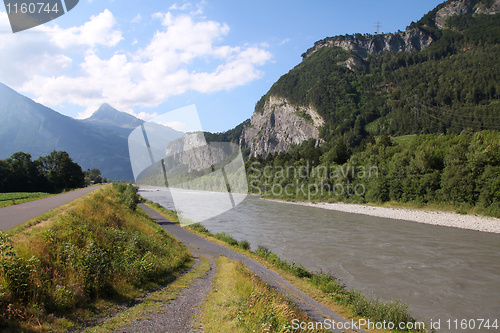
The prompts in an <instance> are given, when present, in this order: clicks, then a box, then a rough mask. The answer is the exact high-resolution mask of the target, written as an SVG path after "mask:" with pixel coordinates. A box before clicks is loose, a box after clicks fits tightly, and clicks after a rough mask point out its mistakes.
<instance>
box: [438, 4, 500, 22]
mask: <svg viewBox="0 0 500 333" xmlns="http://www.w3.org/2000/svg"><path fill="white" fill-rule="evenodd" d="M499 12H500V0H495V2H494V3H493V5H492V6H491V7H487V6H485V5H483V4H481V3H478V1H477V0H456V1H451V2H450V3H449V4H447V5H446V6H445V7H443V8H441V9H440V10H438V12H437V13H436V26H437V27H438V28H439V29H444V28H445V27H446V20H447V19H448V18H449V17H450V16H453V15H470V14H497V13H499Z"/></svg>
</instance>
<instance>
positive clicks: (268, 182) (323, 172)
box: [246, 131, 500, 217]
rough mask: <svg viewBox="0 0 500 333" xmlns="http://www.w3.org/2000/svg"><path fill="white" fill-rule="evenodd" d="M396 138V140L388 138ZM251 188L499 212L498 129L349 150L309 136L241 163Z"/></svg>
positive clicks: (384, 141) (303, 196)
mask: <svg viewBox="0 0 500 333" xmlns="http://www.w3.org/2000/svg"><path fill="white" fill-rule="evenodd" d="M395 141H396V142H395ZM246 168H247V172H248V184H249V188H250V191H251V192H252V193H256V194H260V195H264V196H270V197H278V198H282V199H287V200H308V201H310V200H313V201H314V200H320V201H331V202H337V201H344V202H354V203H366V202H373V203H384V202H388V201H395V202H403V203H413V204H417V205H425V204H437V205H441V206H443V207H455V208H457V209H458V210H460V211H464V212H466V211H470V210H474V211H476V212H480V213H483V214H487V215H492V216H497V217H500V132H498V131H482V132H477V133H474V134H459V135H455V134H449V135H444V134H425V135H412V136H406V137H398V138H396V140H393V139H391V138H390V137H389V136H382V137H380V138H379V139H378V140H374V139H373V140H372V141H370V142H368V143H367V144H366V145H364V147H363V148H362V149H358V151H357V152H355V153H353V152H352V151H351V150H350V149H349V148H348V147H347V146H346V145H345V143H344V142H343V141H342V140H341V139H340V140H338V141H337V142H336V143H335V144H333V145H331V146H322V147H318V146H317V145H316V142H315V141H314V140H310V141H308V142H306V143H304V144H302V145H300V146H296V147H295V148H294V149H292V150H291V151H289V152H286V153H281V154H277V155H274V156H273V155H269V156H268V157H267V158H265V159H264V158H262V157H260V156H259V157H256V158H255V157H251V158H250V159H249V160H248V161H247V162H246Z"/></svg>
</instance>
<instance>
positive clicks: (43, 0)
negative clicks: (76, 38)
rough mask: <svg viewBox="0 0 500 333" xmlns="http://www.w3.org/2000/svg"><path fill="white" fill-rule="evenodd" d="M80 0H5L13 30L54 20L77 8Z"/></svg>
mask: <svg viewBox="0 0 500 333" xmlns="http://www.w3.org/2000/svg"><path fill="white" fill-rule="evenodd" d="M78 1H79V0H64V1H61V0H34V1H33V0H31V1H29V0H4V4H5V9H6V11H7V15H8V16H9V21H10V26H11V28H12V32H13V33H16V32H19V31H23V30H27V29H31V28H33V27H36V26H38V25H41V24H44V23H47V22H49V21H52V20H54V19H56V18H58V17H59V16H62V15H64V14H66V13H67V12H69V11H70V10H72V9H73V8H75V6H76V5H77V4H78Z"/></svg>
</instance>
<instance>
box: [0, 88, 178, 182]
mask: <svg viewBox="0 0 500 333" xmlns="http://www.w3.org/2000/svg"><path fill="white" fill-rule="evenodd" d="M0 118H1V120H2V121H1V122H0V159H6V158H8V157H10V156H11V155H12V154H13V153H16V152H19V151H22V152H25V153H29V154H31V156H32V158H33V159H36V158H38V157H39V156H45V155H48V154H49V153H50V152H52V151H54V150H58V151H66V152H68V154H69V155H70V157H71V158H72V159H73V160H74V161H75V162H76V163H78V164H80V165H81V166H82V168H83V169H84V170H86V169H92V168H98V169H100V170H101V172H102V174H103V176H105V177H107V178H109V179H113V180H126V181H128V180H133V178H134V177H133V174H132V168H131V164H130V160H129V150H128V135H129V134H130V133H131V132H132V130H133V129H134V128H136V127H137V126H140V125H141V124H142V123H143V122H144V121H143V120H140V119H138V118H136V117H134V116H132V115H129V114H127V113H125V112H120V111H118V110H116V109H114V108H113V107H112V106H110V105H109V104H103V105H102V106H101V107H100V108H99V109H98V110H97V111H96V112H95V113H94V114H93V115H92V116H91V117H90V118H87V119H84V120H77V119H73V118H71V117H67V116H64V115H62V114H60V113H58V112H56V111H54V110H52V109H50V108H48V107H45V106H43V105H41V104H39V103H36V102H34V101H33V100H31V99H29V98H27V97H25V96H23V95H20V94H19V93H17V92H16V91H14V90H13V89H11V88H9V87H7V86H6V85H4V84H1V83H0ZM164 129H165V130H166V132H167V133H170V134H172V135H173V136H175V137H178V136H179V132H177V131H174V130H173V129H170V128H168V127H164Z"/></svg>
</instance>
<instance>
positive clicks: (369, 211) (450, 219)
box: [269, 199, 500, 234]
mask: <svg viewBox="0 0 500 333" xmlns="http://www.w3.org/2000/svg"><path fill="white" fill-rule="evenodd" d="M269 200H272V201H277V202H282V203H287V204H294V205H302V206H308V207H316V208H322V209H328V210H337V211H340V212H345V213H352V214H362V215H368V216H377V217H383V218H388V219H395V220H404V221H411V222H418V223H425V224H433V225H440V226H446V227H453V228H460V229H469V230H476V231H482V232H490V233H495V234H500V219H499V218H494V217H487V216H475V215H461V214H457V213H452V212H440V211H430V210H424V209H409V208H388V207H376V206H366V205H356V204H346V203H324V202H320V203H312V202H289V201H282V200H273V199H269Z"/></svg>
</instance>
